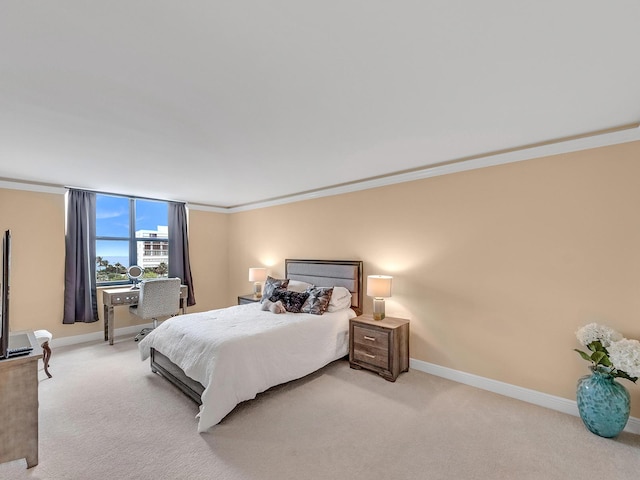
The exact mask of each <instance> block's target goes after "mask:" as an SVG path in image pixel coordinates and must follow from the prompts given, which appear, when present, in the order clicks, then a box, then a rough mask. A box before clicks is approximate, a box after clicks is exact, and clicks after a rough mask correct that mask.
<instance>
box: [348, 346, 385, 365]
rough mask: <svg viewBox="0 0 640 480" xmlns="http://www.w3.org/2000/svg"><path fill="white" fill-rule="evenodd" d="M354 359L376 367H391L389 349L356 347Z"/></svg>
mask: <svg viewBox="0 0 640 480" xmlns="http://www.w3.org/2000/svg"><path fill="white" fill-rule="evenodd" d="M353 359H354V360H355V361H357V362H363V363H366V364H368V365H373V366H374V367H380V368H383V369H385V370H388V369H389V350H382V349H380V348H373V347H369V348H366V347H362V346H358V347H354V349H353Z"/></svg>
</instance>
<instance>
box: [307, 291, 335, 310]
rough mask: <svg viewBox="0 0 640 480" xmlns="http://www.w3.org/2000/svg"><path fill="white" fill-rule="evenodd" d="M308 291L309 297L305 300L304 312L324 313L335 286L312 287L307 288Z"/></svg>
mask: <svg viewBox="0 0 640 480" xmlns="http://www.w3.org/2000/svg"><path fill="white" fill-rule="evenodd" d="M307 293H308V294H309V298H307V301H306V302H304V305H303V306H302V312H303V313H312V314H314V315H322V314H323V313H324V312H325V311H326V310H327V307H328V306H329V302H330V301H331V295H332V294H333V287H311V288H308V289H307Z"/></svg>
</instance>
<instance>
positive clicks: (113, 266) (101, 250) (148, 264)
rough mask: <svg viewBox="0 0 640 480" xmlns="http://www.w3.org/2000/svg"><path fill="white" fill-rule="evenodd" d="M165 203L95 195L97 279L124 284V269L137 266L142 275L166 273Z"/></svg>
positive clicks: (167, 240) (125, 275)
mask: <svg viewBox="0 0 640 480" xmlns="http://www.w3.org/2000/svg"><path fill="white" fill-rule="evenodd" d="M168 210H169V209H168V204H167V202H162V201H157V200H147V199H139V198H135V197H122V196H115V195H104V194H97V195H96V280H97V283H98V285H109V284H118V283H127V282H128V281H129V279H128V277H127V268H128V267H129V266H131V265H139V266H140V267H142V268H143V269H144V277H143V278H158V277H167V276H168V274H169V227H168Z"/></svg>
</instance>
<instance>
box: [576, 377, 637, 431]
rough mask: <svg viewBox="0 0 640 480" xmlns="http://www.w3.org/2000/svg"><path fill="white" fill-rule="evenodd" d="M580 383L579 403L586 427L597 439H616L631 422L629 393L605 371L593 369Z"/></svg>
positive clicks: (577, 396) (579, 409) (577, 395)
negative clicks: (599, 437)
mask: <svg viewBox="0 0 640 480" xmlns="http://www.w3.org/2000/svg"><path fill="white" fill-rule="evenodd" d="M592 370H593V373H592V374H591V375H586V376H584V377H582V378H581V379H580V380H578V390H577V394H576V399H577V401H578V411H579V412H580V418H582V421H583V422H584V424H585V426H586V427H587V428H588V429H589V430H590V431H591V432H593V433H595V434H596V435H600V436H601V437H606V438H611V437H615V436H617V435H618V434H619V433H620V432H621V431H622V430H623V429H624V427H625V425H626V424H627V420H629V407H630V399H629V391H628V390H627V389H626V388H625V387H624V385H620V384H619V383H618V382H616V381H615V380H614V378H613V377H612V376H611V375H610V374H609V373H608V372H605V371H602V370H599V369H592Z"/></svg>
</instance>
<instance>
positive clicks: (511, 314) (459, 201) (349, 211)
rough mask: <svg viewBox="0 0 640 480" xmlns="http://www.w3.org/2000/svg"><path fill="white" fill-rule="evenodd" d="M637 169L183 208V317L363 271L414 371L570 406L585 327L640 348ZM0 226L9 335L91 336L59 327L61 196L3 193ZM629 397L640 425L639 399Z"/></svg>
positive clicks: (609, 159) (540, 168)
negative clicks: (275, 288) (376, 286)
mask: <svg viewBox="0 0 640 480" xmlns="http://www.w3.org/2000/svg"><path fill="white" fill-rule="evenodd" d="M639 158H640V142H635V143H629V144H622V145H617V146H612V147H603V148H598V149H593V150H589V151H584V152H576V153H572V154H566V155H559V156H554V157H549V158H541V159H535V160H530V161H525V162H519V163H514V164H509V165H503V166H498V167H492V168H485V169H481V170H474V171H468V172H462V173H457V174H451V175H446V176H441V177H434V178H430V179H425V180H419V181H414V182H410V183H404V184H399V185H393V186H388V187H382V188H377V189H372V190H366V191H362V192H355V193H349V194H344V195H339V196H333V197H326V198H319V199H315V200H309V201H304V202H297V203H292V204H288V205H282V206H277V207H271V208H264V209H259V210H253V211H249V212H242V213H236V214H231V215H225V214H218V213H212V212H205V211H197V210H191V211H190V213H189V230H190V248H191V261H192V269H193V276H194V283H195V289H196V298H197V301H198V305H197V306H196V307H194V308H192V309H190V311H201V310H207V309H210V308H218V307H222V306H226V305H230V304H233V303H235V299H236V296H237V295H239V294H243V293H249V292H250V291H251V284H250V283H249V282H248V280H247V273H248V268H249V267H253V266H261V265H265V266H268V267H269V268H270V270H271V273H272V274H273V275H275V276H277V275H282V274H283V270H284V259H285V258H322V259H361V260H363V261H364V265H365V275H367V274H391V275H393V276H394V286H393V287H394V288H393V297H392V298H390V299H388V300H387V314H388V315H396V316H400V317H405V318H409V319H410V320H411V356H412V357H413V358H415V359H418V360H423V361H426V362H431V363H435V364H438V365H442V366H445V367H450V368H453V369H457V370H461V371H464V372H469V373H473V374H477V375H480V376H483V377H488V378H492V379H496V380H499V381H503V382H507V383H510V384H514V385H519V386H522V387H525V388H530V389H534V390H538V391H541V392H546V393H549V394H552V395H558V396H561V397H565V398H569V399H574V398H575V383H576V380H577V379H578V378H579V377H580V376H581V375H583V374H586V373H587V372H588V370H587V363H586V362H584V361H583V360H581V359H580V358H579V357H578V355H577V354H576V353H575V352H573V349H574V348H577V347H578V346H579V345H578V344H577V342H576V339H575V335H574V332H575V331H576V330H577V329H578V328H579V327H580V326H582V325H584V324H586V323H588V322H591V321H598V322H602V323H606V324H608V325H610V326H611V327H613V328H616V329H618V330H620V331H621V332H622V333H623V334H624V335H626V336H628V337H630V338H640V323H639V322H638V312H639V311H640V295H639V292H640V221H639V220H638V213H637V211H638V206H640V188H638V187H637V184H638V178H640V160H639ZM0 228H2V229H4V228H11V229H12V232H13V237H14V244H13V246H14V252H13V253H14V255H13V258H12V261H13V271H12V304H11V306H12V320H13V325H12V326H13V328H14V329H16V330H19V329H36V328H47V329H48V330H50V331H51V332H53V334H54V336H56V337H66V336H70V335H78V334H82V333H89V332H98V331H100V330H101V328H102V326H101V324H100V323H93V324H75V325H62V323H61V321H62V302H63V300H62V292H63V277H64V198H63V196H62V195H56V194H45V193H33V192H23V191H18V190H6V189H0ZM365 311H367V312H370V311H371V300H370V299H368V298H367V299H365ZM101 314H102V313H101ZM137 323H138V322H136V320H135V319H134V318H132V317H129V315H128V313H127V312H126V309H123V310H121V311H120V312H119V313H118V315H117V317H116V326H117V327H123V326H127V325H133V324H137ZM625 384H626V385H627V387H628V388H629V391H630V392H631V394H632V415H634V416H636V417H640V386H635V385H633V384H631V383H629V382H626V383H625Z"/></svg>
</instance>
